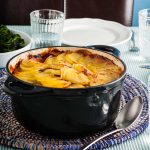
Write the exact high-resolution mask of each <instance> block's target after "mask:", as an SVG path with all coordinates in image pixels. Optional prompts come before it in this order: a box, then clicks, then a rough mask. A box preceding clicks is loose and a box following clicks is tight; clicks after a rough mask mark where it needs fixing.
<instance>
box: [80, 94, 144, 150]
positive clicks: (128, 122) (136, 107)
mask: <svg viewBox="0 0 150 150" xmlns="http://www.w3.org/2000/svg"><path fill="white" fill-rule="evenodd" d="M142 108H143V101H142V98H141V97H140V96H136V97H134V98H133V99H132V100H130V101H129V102H128V103H127V104H126V105H125V106H124V107H123V109H122V110H121V111H120V113H119V115H118V116H117V118H116V120H115V127H116V129H115V130H114V131H111V132H109V133H107V134H105V135H102V136H100V137H98V138H97V139H95V140H94V141H92V142H89V143H87V144H86V145H84V146H83V147H81V148H80V149H82V150H87V149H88V148H89V147H91V146H92V145H93V144H95V143H96V142H98V141H99V140H101V139H103V138H105V137H107V136H108V135H111V134H113V133H116V132H118V131H122V130H124V129H126V128H129V127H131V126H132V125H133V124H134V123H135V122H136V120H137V118H138V117H139V115H140V114H141V112H142Z"/></svg>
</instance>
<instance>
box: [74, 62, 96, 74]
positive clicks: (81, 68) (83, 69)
mask: <svg viewBox="0 0 150 150" xmlns="http://www.w3.org/2000/svg"><path fill="white" fill-rule="evenodd" d="M72 67H73V68H74V69H75V70H77V71H79V72H82V73H84V74H85V75H87V76H90V75H93V72H92V71H90V70H89V69H88V68H87V67H85V66H83V65H81V64H73V65H72Z"/></svg>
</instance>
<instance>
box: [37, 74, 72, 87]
mask: <svg viewBox="0 0 150 150" xmlns="http://www.w3.org/2000/svg"><path fill="white" fill-rule="evenodd" d="M36 79H37V82H39V83H40V84H41V85H43V86H46V87H55V88H66V87H68V86H69V85H70V84H71V83H70V82H68V81H64V80H61V79H60V78H56V77H55V78H53V77H51V76H44V78H41V77H39V78H38V77H37V78H36Z"/></svg>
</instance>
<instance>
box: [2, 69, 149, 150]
mask: <svg viewBox="0 0 150 150" xmlns="http://www.w3.org/2000/svg"><path fill="white" fill-rule="evenodd" d="M5 79H6V74H5V70H4V69H3V70H1V71H0V144H4V145H7V146H11V147H16V148H23V149H33V150H35V149H40V150H42V149H43V150H45V149H46V150H47V149H63V150H69V149H71V150H73V149H74V150H77V149H79V148H80V146H81V145H83V144H84V143H86V142H87V141H90V140H92V139H94V138H95V137H97V136H99V135H101V134H104V133H106V132H108V131H104V132H99V133H95V134H92V135H88V136H86V137H84V138H82V139H81V138H80V137H79V138H75V139H66V140H62V139H51V138H48V137H45V136H42V135H39V134H36V133H33V132H31V131H29V130H27V129H25V128H24V127H23V126H21V125H20V124H19V123H18V122H17V120H16V119H15V117H14V115H13V112H12V107H11V99H10V97H9V96H8V95H6V94H5V93H4V92H3V90H2V85H3V82H4V81H5ZM137 95H140V96H141V97H142V98H143V104H144V107H143V110H142V114H141V115H140V117H139V119H138V121H137V123H136V124H135V125H134V126H132V127H131V128H130V129H127V130H126V131H123V132H120V133H117V134H113V135H111V136H109V137H107V138H105V139H103V140H101V141H99V142H97V143H96V144H95V145H93V146H92V149H103V148H107V147H111V146H113V145H116V144H120V143H122V142H124V141H127V140H129V139H132V138H134V137H136V136H137V135H139V134H141V133H142V132H143V131H144V130H145V129H146V128H147V126H148V90H147V87H146V86H145V85H144V84H143V83H142V82H141V81H139V80H137V79H135V78H134V77H132V76H131V75H127V77H126V79H125V82H124V85H123V89H122V96H121V105H120V109H122V107H123V106H124V105H125V103H126V102H127V101H129V100H130V99H132V98H133V97H134V96H137ZM112 129H114V127H113V126H112V127H110V128H109V129H108V130H109V131H110V130H112Z"/></svg>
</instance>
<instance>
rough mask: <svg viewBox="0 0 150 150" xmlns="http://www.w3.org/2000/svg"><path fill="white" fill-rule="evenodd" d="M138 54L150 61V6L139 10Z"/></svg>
mask: <svg viewBox="0 0 150 150" xmlns="http://www.w3.org/2000/svg"><path fill="white" fill-rule="evenodd" d="M139 46H140V55H141V56H143V57H144V58H145V60H146V61H150V8H149V9H143V10H140V11H139Z"/></svg>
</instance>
